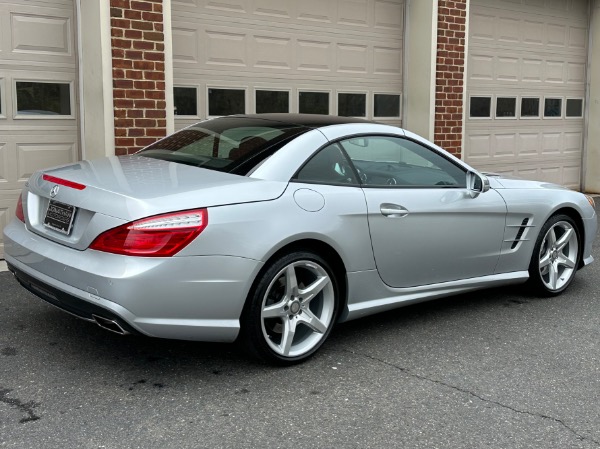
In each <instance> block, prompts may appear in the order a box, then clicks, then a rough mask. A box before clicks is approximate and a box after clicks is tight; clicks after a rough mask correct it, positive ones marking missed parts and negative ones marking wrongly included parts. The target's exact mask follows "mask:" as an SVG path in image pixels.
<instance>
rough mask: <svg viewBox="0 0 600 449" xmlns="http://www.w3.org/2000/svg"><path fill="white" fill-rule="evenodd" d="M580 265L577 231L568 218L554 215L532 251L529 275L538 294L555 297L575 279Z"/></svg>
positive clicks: (573, 223) (545, 225) (571, 220)
mask: <svg viewBox="0 0 600 449" xmlns="http://www.w3.org/2000/svg"><path fill="white" fill-rule="evenodd" d="M578 263H579V230H578V229H577V225H576V224H575V222H574V221H573V219H572V218H571V217H569V216H567V215H553V216H552V217H550V218H549V219H548V221H547V222H546V223H545V224H544V226H543V227H542V230H541V232H540V235H539V236H538V239H537V242H536V244H535V247H534V249H533V255H532V256H531V263H530V266H529V276H530V279H531V285H532V287H533V288H534V289H535V291H536V292H537V293H540V294H542V295H545V296H553V295H558V294H559V293H561V292H562V291H564V290H565V289H566V288H567V287H568V286H569V284H570V283H571V282H572V281H573V278H574V277H575V272H576V271H577V265H578Z"/></svg>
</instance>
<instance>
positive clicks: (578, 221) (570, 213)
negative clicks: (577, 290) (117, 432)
mask: <svg viewBox="0 0 600 449" xmlns="http://www.w3.org/2000/svg"><path fill="white" fill-rule="evenodd" d="M554 215H566V216H567V217H569V218H571V219H572V220H573V221H574V222H575V225H576V226H577V230H578V231H579V242H578V246H579V255H578V257H579V261H578V262H577V268H581V267H582V266H583V249H584V242H585V226H584V225H583V219H582V218H581V215H580V214H579V212H578V211H577V210H576V209H574V208H572V207H568V206H564V207H561V208H559V209H557V210H555V211H554V212H552V214H550V216H549V217H548V218H547V219H546V221H548V220H549V219H550V217H553V216H554ZM544 223H545V222H544Z"/></svg>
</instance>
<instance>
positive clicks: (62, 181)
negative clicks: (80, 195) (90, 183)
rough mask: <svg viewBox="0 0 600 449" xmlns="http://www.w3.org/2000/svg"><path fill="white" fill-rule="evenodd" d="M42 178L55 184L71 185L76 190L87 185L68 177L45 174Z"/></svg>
mask: <svg viewBox="0 0 600 449" xmlns="http://www.w3.org/2000/svg"><path fill="white" fill-rule="evenodd" d="M42 179H43V180H44V181H48V182H53V183H54V184H60V185H61V186H66V187H71V188H72V189H76V190H83V189H85V186H84V185H83V184H79V183H78V182H73V181H69V180H67V179H62V178H57V177H56V176H52V175H43V176H42Z"/></svg>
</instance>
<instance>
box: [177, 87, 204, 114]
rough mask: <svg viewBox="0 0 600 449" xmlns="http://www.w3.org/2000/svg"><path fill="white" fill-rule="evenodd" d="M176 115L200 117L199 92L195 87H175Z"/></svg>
mask: <svg viewBox="0 0 600 449" xmlns="http://www.w3.org/2000/svg"><path fill="white" fill-rule="evenodd" d="M173 102H174V104H175V115H193V116H197V115H198V90H197V89H196V88H195V87H174V88H173Z"/></svg>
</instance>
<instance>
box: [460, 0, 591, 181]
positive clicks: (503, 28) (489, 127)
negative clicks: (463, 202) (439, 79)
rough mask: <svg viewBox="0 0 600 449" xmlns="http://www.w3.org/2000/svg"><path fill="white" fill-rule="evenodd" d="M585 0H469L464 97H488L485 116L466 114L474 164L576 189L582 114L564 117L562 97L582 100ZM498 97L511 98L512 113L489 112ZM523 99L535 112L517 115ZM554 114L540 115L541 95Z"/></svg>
mask: <svg viewBox="0 0 600 449" xmlns="http://www.w3.org/2000/svg"><path fill="white" fill-rule="evenodd" d="M587 23H588V3H587V1H586V0H516V1H513V0H511V1H509V0H474V1H473V2H472V3H471V6H470V23H469V29H470V31H469V55H468V62H467V77H468V81H467V90H468V96H469V97H470V96H488V97H491V98H492V106H491V117H490V118H486V119H483V118H470V117H469V103H468V102H469V100H468V98H467V120H466V136H465V153H464V158H465V160H466V161H467V162H469V163H471V164H473V165H474V166H475V167H477V168H479V169H482V170H487V171H495V172H499V173H508V174H512V175H517V176H524V177H533V178H534V179H539V180H547V181H552V182H558V183H560V184H564V185H566V186H569V187H572V188H579V185H580V175H581V160H582V148H583V126H584V121H583V118H565V103H566V100H567V98H578V99H584V98H585V82H586V78H585V77H586V71H585V67H586V60H587V39H588V37H587V35H588V33H587ZM497 97H515V98H516V104H517V108H516V117H515V118H494V115H495V104H496V103H495V100H496V98H497ZM522 97H537V98H539V99H540V105H541V112H542V114H541V115H542V116H540V117H539V118H519V110H520V101H521V98H522ZM545 97H551V98H555V97H556V98H561V99H562V115H561V117H560V118H551V119H550V118H543V104H544V98H545Z"/></svg>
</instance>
